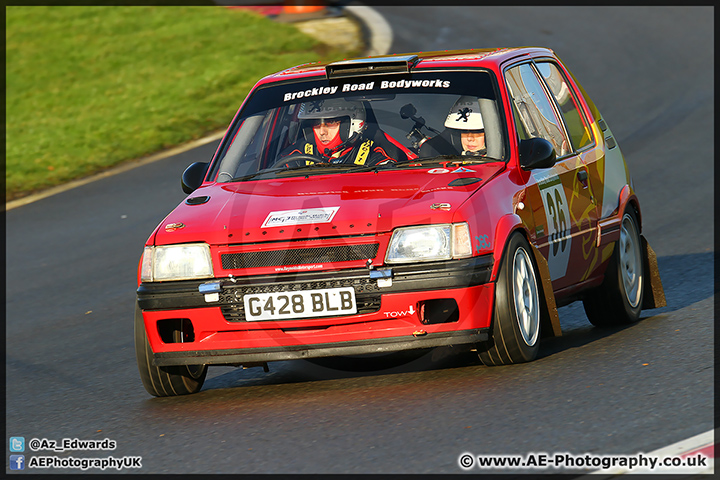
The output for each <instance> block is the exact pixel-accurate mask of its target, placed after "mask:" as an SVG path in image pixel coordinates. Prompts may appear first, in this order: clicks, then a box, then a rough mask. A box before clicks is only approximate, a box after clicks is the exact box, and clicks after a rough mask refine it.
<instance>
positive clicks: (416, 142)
mask: <svg viewBox="0 0 720 480" xmlns="http://www.w3.org/2000/svg"><path fill="white" fill-rule="evenodd" d="M494 85H495V83H494V80H493V76H492V74H491V73H490V72H488V71H485V70H471V71H426V72H419V73H418V72H413V73H412V74H410V75H403V76H396V75H379V76H372V77H369V76H368V77H354V78H350V79H340V80H337V79H336V80H327V79H325V78H323V79H320V80H318V79H312V80H305V81H302V82H283V83H280V82H278V83H273V84H269V85H268V86H264V87H261V88H259V89H257V90H256V91H255V92H254V93H253V94H252V95H251V96H250V97H249V98H248V99H247V101H246V104H245V106H244V107H243V109H242V111H241V112H240V114H239V115H238V117H237V118H236V119H235V121H234V123H233V125H231V127H230V130H229V134H228V135H226V138H225V140H224V142H223V144H222V145H221V148H220V150H219V152H218V155H217V159H216V161H215V162H214V163H213V167H212V169H213V170H212V171H211V178H216V179H217V181H218V182H221V183H223V182H237V181H248V180H258V179H268V178H277V177H280V176H293V175H312V174H317V173H322V174H327V173H334V174H342V173H350V172H357V171H363V170H370V169H379V168H383V169H402V168H413V167H419V166H421V165H423V164H424V165H427V164H428V163H432V162H440V161H447V160H448V159H450V160H455V159H456V160H461V161H464V162H468V163H474V162H478V163H483V162H496V161H505V160H506V154H507V146H506V138H505V135H504V134H503V131H504V127H503V125H504V121H503V117H502V115H501V113H500V112H501V111H502V109H500V108H498V102H497V94H496V88H495V86H494Z"/></svg>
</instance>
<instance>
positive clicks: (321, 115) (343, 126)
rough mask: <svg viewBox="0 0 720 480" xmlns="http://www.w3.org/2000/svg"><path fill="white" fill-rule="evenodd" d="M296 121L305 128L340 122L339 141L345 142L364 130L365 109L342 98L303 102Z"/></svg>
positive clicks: (360, 104) (357, 103) (359, 104)
mask: <svg viewBox="0 0 720 480" xmlns="http://www.w3.org/2000/svg"><path fill="white" fill-rule="evenodd" d="M298 119H299V120H301V121H302V122H303V123H304V125H305V126H312V125H314V124H315V123H316V122H327V121H330V120H335V119H339V120H340V139H341V140H342V141H345V140H347V139H348V138H350V137H352V136H353V135H355V134H360V133H362V131H363V130H365V127H366V125H365V107H364V106H363V104H362V103H360V102H354V101H348V100H345V99H342V98H330V99H326V100H316V101H309V102H304V103H302V104H301V105H300V110H298Z"/></svg>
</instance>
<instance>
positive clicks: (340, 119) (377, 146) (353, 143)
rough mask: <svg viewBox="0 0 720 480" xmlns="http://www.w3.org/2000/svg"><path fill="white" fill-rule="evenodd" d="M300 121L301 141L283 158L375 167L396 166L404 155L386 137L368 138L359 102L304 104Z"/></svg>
mask: <svg viewBox="0 0 720 480" xmlns="http://www.w3.org/2000/svg"><path fill="white" fill-rule="evenodd" d="M298 119H299V120H300V121H301V124H300V128H301V132H300V135H299V136H298V140H297V141H296V142H295V143H294V144H292V145H290V146H289V147H288V148H286V149H285V150H284V151H283V152H282V153H281V154H280V156H281V157H287V156H290V155H297V154H306V155H313V156H315V157H318V161H320V162H329V163H354V164H356V165H367V166H372V165H377V164H383V163H387V162H394V161H395V160H397V159H398V156H399V153H402V152H401V151H400V150H399V149H398V148H397V147H396V146H395V145H393V144H392V143H390V142H389V141H388V140H387V139H386V137H385V135H384V134H383V133H381V132H379V131H377V132H376V134H375V135H368V134H367V133H368V132H367V123H366V121H365V119H366V114H365V107H364V106H363V104H362V103H360V102H355V101H347V100H344V99H342V98H332V99H327V100H318V101H311V102H305V103H302V104H301V105H300V110H299V112H298ZM398 152H399V153H398ZM402 157H403V159H404V157H405V155H404V154H403V155H402ZM310 163H312V162H311V161H310V160H306V164H310Z"/></svg>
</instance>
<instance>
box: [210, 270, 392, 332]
mask: <svg viewBox="0 0 720 480" xmlns="http://www.w3.org/2000/svg"><path fill="white" fill-rule="evenodd" d="M340 287H353V288H354V290H355V302H356V304H357V309H358V314H360V313H372V312H377V311H378V310H380V297H381V295H380V292H379V291H378V286H377V282H376V281H375V280H373V279H371V278H369V277H355V278H343V279H337V280H316V281H308V282H296V283H273V284H266V285H250V286H227V285H226V286H225V287H224V288H223V291H222V292H221V293H220V298H219V300H220V310H221V311H222V314H223V316H224V317H225V320H227V321H228V322H244V321H245V306H244V303H243V296H244V295H249V294H257V293H272V292H295V291H300V290H320V289H327V288H340Z"/></svg>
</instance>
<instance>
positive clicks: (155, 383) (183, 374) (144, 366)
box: [135, 303, 207, 397]
mask: <svg viewBox="0 0 720 480" xmlns="http://www.w3.org/2000/svg"><path fill="white" fill-rule="evenodd" d="M135 356H136V358H137V364H138V370H139V371H140V379H141V380H142V383H143V386H144V387H145V390H147V391H148V393H149V394H150V395H155V396H156V397H172V396H175V395H187V394H189V393H197V392H199V391H200V389H201V388H202V386H203V383H204V382H205V376H206V375H207V365H181V366H173V367H156V366H154V365H153V364H152V358H153V351H152V348H151V347H150V342H148V338H147V333H146V332H145V322H143V317H142V312H141V311H140V307H139V306H138V305H137V303H136V304H135Z"/></svg>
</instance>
